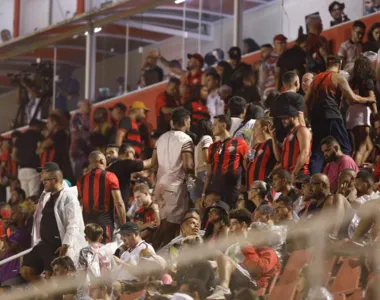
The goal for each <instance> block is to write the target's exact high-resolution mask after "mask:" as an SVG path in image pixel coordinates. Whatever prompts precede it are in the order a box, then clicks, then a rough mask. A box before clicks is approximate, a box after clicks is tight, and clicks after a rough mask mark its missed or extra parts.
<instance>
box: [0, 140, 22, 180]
mask: <svg viewBox="0 0 380 300" xmlns="http://www.w3.org/2000/svg"><path fill="white" fill-rule="evenodd" d="M12 139H13V137H11V138H10V139H9V138H7V139H5V140H3V143H2V144H3V145H2V146H3V147H4V148H3V149H4V150H3V155H2V157H1V166H2V168H3V170H4V175H5V176H6V177H7V179H8V180H9V179H17V173H18V165H17V161H16V159H15V158H16V157H13V155H12V152H13V145H12ZM4 183H5V184H7V183H8V182H4Z"/></svg>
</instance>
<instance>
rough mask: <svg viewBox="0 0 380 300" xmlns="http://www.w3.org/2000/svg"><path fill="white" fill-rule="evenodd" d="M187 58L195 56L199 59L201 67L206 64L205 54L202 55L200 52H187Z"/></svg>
mask: <svg viewBox="0 0 380 300" xmlns="http://www.w3.org/2000/svg"><path fill="white" fill-rule="evenodd" d="M187 58H188V59H191V58H195V59H196V60H197V61H199V63H200V65H201V68H202V67H203V64H204V60H203V56H202V55H200V54H199V53H193V54H190V53H189V54H187Z"/></svg>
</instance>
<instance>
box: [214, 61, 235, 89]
mask: <svg viewBox="0 0 380 300" xmlns="http://www.w3.org/2000/svg"><path fill="white" fill-rule="evenodd" d="M216 71H217V72H218V74H219V76H220V78H222V82H221V85H224V84H227V85H230V81H231V75H232V73H233V69H232V66H231V65H230V64H229V63H228V62H226V61H225V60H222V61H220V62H219V63H218V66H217V67H216Z"/></svg>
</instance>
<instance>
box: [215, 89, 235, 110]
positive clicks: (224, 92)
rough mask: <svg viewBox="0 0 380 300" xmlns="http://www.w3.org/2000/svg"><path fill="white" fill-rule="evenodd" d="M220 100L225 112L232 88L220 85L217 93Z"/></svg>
mask: <svg viewBox="0 0 380 300" xmlns="http://www.w3.org/2000/svg"><path fill="white" fill-rule="evenodd" d="M218 93H219V96H220V99H222V100H223V102H224V107H225V109H224V112H226V110H227V109H226V107H228V102H229V101H230V99H231V97H232V88H231V87H230V86H229V85H226V84H225V85H222V86H221V87H220V89H219V91H218Z"/></svg>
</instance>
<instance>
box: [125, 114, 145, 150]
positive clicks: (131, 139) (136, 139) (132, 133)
mask: <svg viewBox="0 0 380 300" xmlns="http://www.w3.org/2000/svg"><path fill="white" fill-rule="evenodd" d="M119 130H121V131H124V132H125V136H124V140H123V143H124V144H128V145H131V146H132V147H133V149H135V152H136V156H137V157H139V156H140V155H141V152H142V143H141V135H140V130H139V126H138V125H137V123H136V121H135V120H132V119H131V118H130V117H124V118H123V119H122V120H121V121H120V123H119Z"/></svg>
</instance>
